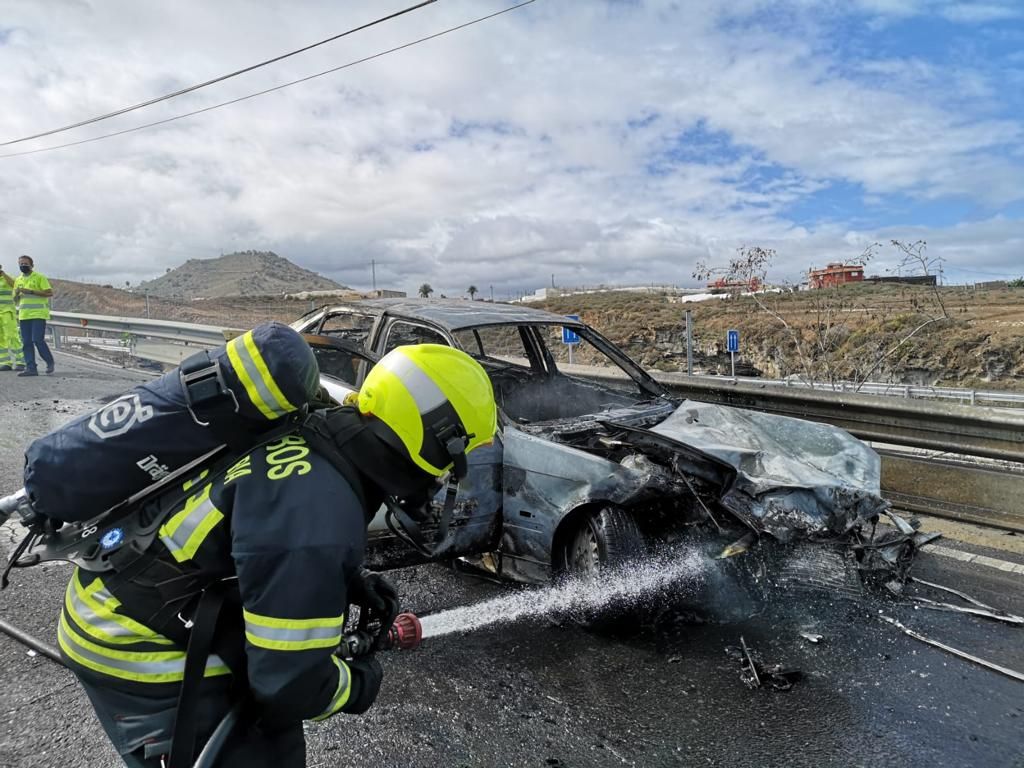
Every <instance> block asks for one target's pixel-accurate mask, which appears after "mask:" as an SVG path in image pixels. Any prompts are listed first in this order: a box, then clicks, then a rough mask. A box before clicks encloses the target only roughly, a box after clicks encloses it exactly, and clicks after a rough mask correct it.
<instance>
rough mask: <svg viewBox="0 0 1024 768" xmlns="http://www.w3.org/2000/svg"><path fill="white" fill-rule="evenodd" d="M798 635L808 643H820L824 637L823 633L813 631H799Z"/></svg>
mask: <svg viewBox="0 0 1024 768" xmlns="http://www.w3.org/2000/svg"><path fill="white" fill-rule="evenodd" d="M800 637H802V638H803V639H804V640H806V641H807V642H809V643H820V642H821V641H822V640H823V639H824V635H818V634H815V633H814V632H801V633H800Z"/></svg>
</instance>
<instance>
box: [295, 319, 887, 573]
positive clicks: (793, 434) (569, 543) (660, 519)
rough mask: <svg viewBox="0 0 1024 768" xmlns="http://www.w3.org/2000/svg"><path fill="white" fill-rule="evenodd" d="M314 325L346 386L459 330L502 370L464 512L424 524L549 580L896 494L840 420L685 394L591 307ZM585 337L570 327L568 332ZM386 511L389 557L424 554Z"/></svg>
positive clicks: (795, 524) (847, 527) (459, 551)
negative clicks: (710, 529)
mask: <svg viewBox="0 0 1024 768" xmlns="http://www.w3.org/2000/svg"><path fill="white" fill-rule="evenodd" d="M293 327H294V328H295V329H296V330H298V331H300V332H302V333H304V334H307V335H309V338H310V341H311V344H312V346H313V348H314V351H315V352H316V354H317V357H318V361H319V363H320V368H321V374H322V382H323V383H324V385H325V386H326V387H327V388H328V389H329V390H330V391H331V392H332V394H333V395H334V396H335V397H337V398H342V397H344V395H345V394H347V393H348V392H350V391H352V390H354V389H356V388H358V386H359V385H360V384H361V383H362V380H363V378H364V377H365V376H366V372H367V371H368V370H369V368H370V367H372V365H373V363H374V361H375V360H376V359H378V358H379V356H381V355H383V354H385V353H386V352H388V351H389V350H391V349H393V348H394V347H396V346H399V345H402V344H418V343H436V344H448V345H451V346H455V347H458V348H460V349H462V350H464V351H465V352H467V353H469V354H470V355H472V356H473V357H474V358H475V359H476V360H478V361H479V362H480V363H481V365H482V366H483V367H484V368H485V370H486V371H487V372H488V374H489V376H490V378H491V381H492V383H493V385H494V392H495V397H496V400H497V403H498V406H499V409H500V421H501V430H500V434H499V436H498V439H496V440H495V442H494V444H493V445H491V446H489V447H486V448H481V449H478V450H477V451H475V452H474V453H473V454H472V455H471V457H470V473H469V476H468V478H467V479H466V480H465V481H463V483H462V484H461V485H460V486H459V488H458V495H457V497H456V501H455V505H454V511H453V514H452V517H451V520H450V524H449V523H445V524H440V525H439V524H438V520H437V518H438V515H439V514H440V509H441V507H442V502H441V499H440V498H439V499H437V500H436V501H437V503H435V505H434V519H433V521H430V520H428V521H426V522H425V524H424V526H423V528H424V531H423V535H425V536H428V537H430V536H434V537H438V540H437V541H436V542H435V546H434V548H433V555H434V556H435V557H437V558H456V557H475V558H477V559H478V562H480V563H482V564H483V565H485V566H486V567H487V568H489V569H490V570H492V571H493V572H494V573H496V574H497V575H499V576H501V577H503V578H508V579H511V580H515V581H520V582H528V583H537V582H543V581H546V580H548V579H550V578H551V577H552V576H553V575H556V574H558V573H565V572H568V573H573V572H577V573H586V572H589V571H594V570H596V569H597V568H599V567H602V566H605V565H613V564H616V563H618V562H620V561H622V560H624V559H626V558H629V557H632V556H634V555H637V554H639V553H641V552H643V551H645V550H647V549H649V548H650V547H652V546H655V545H656V544H657V543H660V542H666V541H672V540H674V539H675V538H677V537H679V536H681V535H685V534H686V533H687V531H688V530H689V529H691V528H693V527H707V526H714V527H716V528H717V529H718V530H719V531H720V532H722V533H726V534H730V535H731V534H735V535H737V536H740V537H743V536H744V534H748V536H747V540H748V541H749V540H751V539H752V538H753V537H756V536H760V535H762V534H765V535H769V536H771V537H772V538H774V539H777V540H780V541H783V542H785V541H790V540H793V539H797V538H818V537H821V538H827V537H837V536H843V535H844V534H848V533H851V532H856V531H857V530H859V528H860V526H861V525H862V524H864V523H865V522H867V521H874V520H875V519H877V516H878V515H879V514H880V513H882V512H885V511H886V510H887V504H886V502H884V501H883V500H882V499H881V498H880V496H879V478H880V463H879V459H878V456H877V454H875V452H874V451H873V450H871V449H870V448H869V447H868V446H867V445H865V444H864V443H862V442H860V441H859V440H857V439H855V438H853V437H852V436H850V435H849V434H848V433H846V432H844V431H842V430H840V429H837V428H835V427H831V426H827V425H822V424H816V423H811V422H806V421H801V420H798V419H793V418H787V417H781V416H773V415H768V414H762V413H756V412H752V411H745V410H740V409H736V408H728V407H722V406H717V405H711V404H707V403H700V402H694V401H679V400H676V399H673V398H671V397H670V396H669V395H668V394H667V393H666V392H665V391H664V389H663V388H662V387H661V385H660V384H658V383H657V382H656V381H655V380H654V379H652V378H651V377H650V376H649V375H648V374H647V373H646V372H644V371H643V370H642V369H641V368H640V367H639V366H638V365H637V364H636V363H634V362H633V361H632V360H631V359H630V358H629V357H628V356H627V355H626V354H625V353H623V352H622V351H621V350H619V349H618V348H617V347H615V345H613V344H612V343H611V342H609V341H608V340H607V339H605V338H604V337H603V336H601V335H600V334H599V333H597V332H596V331H595V330H594V329H592V328H590V327H588V326H587V325H585V324H583V323H581V322H578V321H575V320H571V319H567V318H564V317H561V316H559V315H554V314H551V313H548V312H544V311H541V310H537V309H533V308H527V307H521V306H514V305H502V304H490V303H485V302H469V301H458V300H455V301H444V300H442V301H414V300H406V299H387V300H377V301H362V302H353V303H349V304H339V305H335V306H331V307H328V308H323V309H320V310H316V311H314V312H312V313H310V314H308V315H306V316H304V317H303V318H301V319H300V320H299V321H297V322H296V323H294V324H293ZM564 341H565V342H572V343H564ZM408 543H409V541H408V536H406V535H405V534H404V533H403V532H402V531H401V530H398V529H396V528H395V526H394V525H391V526H387V525H385V524H384V522H383V516H382V515H378V519H377V520H375V523H374V525H373V526H371V547H370V552H371V556H370V559H371V561H372V564H373V565H376V566H377V567H386V566H395V565H401V564H406V563H408V562H410V561H411V560H413V559H415V558H416V553H415V550H414V549H412V548H410V547H408V546H406V544H408Z"/></svg>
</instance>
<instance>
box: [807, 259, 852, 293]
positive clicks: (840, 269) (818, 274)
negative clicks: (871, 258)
mask: <svg viewBox="0 0 1024 768" xmlns="http://www.w3.org/2000/svg"><path fill="white" fill-rule="evenodd" d="M863 279H864V265H863V264H839V263H835V264H829V265H828V266H826V267H825V268H824V269H812V270H810V271H809V272H808V273H807V282H808V283H809V284H810V286H811V288H832V287H834V286H837V285H842V284H843V283H859V282H861V281H862V280H863Z"/></svg>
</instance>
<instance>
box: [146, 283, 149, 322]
mask: <svg viewBox="0 0 1024 768" xmlns="http://www.w3.org/2000/svg"><path fill="white" fill-rule="evenodd" d="M146 317H149V289H146Z"/></svg>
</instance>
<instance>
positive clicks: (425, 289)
mask: <svg viewBox="0 0 1024 768" xmlns="http://www.w3.org/2000/svg"><path fill="white" fill-rule="evenodd" d="M433 292H434V289H433V288H431V287H430V283H424V284H423V285H421V286H420V296H421V297H423V298H424V299H429V298H430V294H432V293H433Z"/></svg>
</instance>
